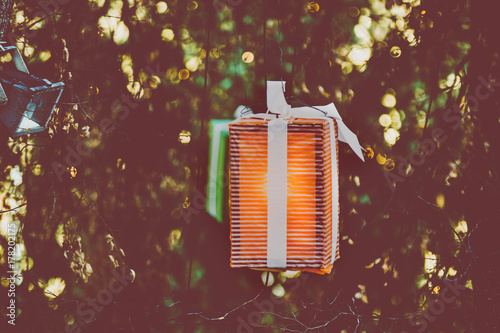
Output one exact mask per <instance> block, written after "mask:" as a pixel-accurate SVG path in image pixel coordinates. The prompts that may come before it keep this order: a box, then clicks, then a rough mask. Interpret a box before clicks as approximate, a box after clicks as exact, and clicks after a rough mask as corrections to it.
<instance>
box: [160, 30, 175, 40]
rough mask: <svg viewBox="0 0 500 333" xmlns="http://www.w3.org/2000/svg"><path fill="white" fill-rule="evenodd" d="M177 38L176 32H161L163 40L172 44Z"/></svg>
mask: <svg viewBox="0 0 500 333" xmlns="http://www.w3.org/2000/svg"><path fill="white" fill-rule="evenodd" d="M174 37H175V34H174V31H173V30H172V29H163V30H162V31H161V39H163V40H164V41H167V42H170V41H171V40H173V39H174Z"/></svg>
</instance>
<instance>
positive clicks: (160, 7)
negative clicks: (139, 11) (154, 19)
mask: <svg viewBox="0 0 500 333" xmlns="http://www.w3.org/2000/svg"><path fill="white" fill-rule="evenodd" d="M167 11H168V5H167V3H166V2H165V1H160V2H158V3H157V4H156V12H157V13H158V14H165V13H166V12H167Z"/></svg>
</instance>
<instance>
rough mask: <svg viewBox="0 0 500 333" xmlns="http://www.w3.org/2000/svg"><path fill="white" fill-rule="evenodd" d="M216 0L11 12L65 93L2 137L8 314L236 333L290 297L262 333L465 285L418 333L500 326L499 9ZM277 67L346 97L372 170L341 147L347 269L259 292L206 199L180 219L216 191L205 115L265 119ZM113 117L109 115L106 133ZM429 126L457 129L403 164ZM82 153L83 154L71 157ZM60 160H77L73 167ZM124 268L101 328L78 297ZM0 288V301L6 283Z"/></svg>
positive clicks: (418, 305)
mask: <svg viewBox="0 0 500 333" xmlns="http://www.w3.org/2000/svg"><path fill="white" fill-rule="evenodd" d="M216 4H218V6H214V5H213V4H212V1H206V2H205V1H202V0H200V1H198V2H197V1H190V0H184V1H181V0H175V1H174V0H172V1H170V0H167V1H161V2H157V1H149V0H142V1H138V0H91V1H76V0H74V1H62V0H60V1H59V2H57V1H46V2H43V1H28V0H25V1H17V2H16V3H15V4H14V8H13V11H12V15H11V27H10V31H11V34H10V35H8V36H7V38H4V39H7V40H9V37H10V40H9V41H10V42H13V41H15V42H16V43H17V46H18V47H19V48H20V50H21V52H22V53H23V55H24V56H25V59H26V62H27V64H28V67H29V68H30V71H31V72H32V73H34V74H36V75H37V76H40V77H44V78H47V79H49V80H51V81H53V82H56V81H63V82H65V83H66V85H67V86H66V89H65V92H64V94H63V97H62V99H61V102H60V105H59V108H58V109H57V111H56V114H55V115H54V117H53V119H52V121H51V123H50V126H49V129H48V131H47V132H44V133H42V134H37V135H29V136H24V137H21V138H18V139H16V140H13V139H11V138H9V137H8V135H7V134H6V133H7V131H6V130H5V129H4V130H2V133H1V134H0V148H1V156H0V170H2V172H1V176H0V180H1V185H2V187H1V193H0V197H1V204H2V208H1V209H2V213H1V215H0V217H1V220H0V231H1V234H2V237H0V252H1V253H2V257H1V261H0V267H1V272H2V274H3V275H4V277H7V274H6V273H5V274H4V273H3V272H7V271H8V269H7V262H6V257H7V253H6V249H7V238H6V236H7V224H8V223H15V224H16V225H17V226H18V234H17V236H18V237H17V243H18V245H17V246H18V249H19V253H20V255H19V257H18V263H17V267H18V268H19V269H22V276H23V277H22V282H21V281H20V282H19V284H18V286H17V289H16V305H17V309H18V310H17V311H18V317H17V321H16V326H15V327H14V328H13V327H11V326H9V325H7V324H6V322H7V318H6V317H5V318H4V319H2V323H1V325H5V331H6V330H11V331H12V330H13V329H14V331H18V332H62V331H64V327H65V325H66V323H75V324H76V325H78V328H79V329H81V331H82V332H123V331H128V332H184V331H186V332H235V331H238V329H239V331H240V332H243V331H244V330H246V331H249V328H241V327H240V328H238V326H239V325H241V322H242V321H243V322H247V323H248V322H249V318H250V317H249V316H251V315H252V313H255V311H259V309H258V308H257V307H256V306H255V303H245V302H247V301H250V300H252V299H254V297H256V296H258V298H257V301H258V302H261V301H263V300H269V297H270V295H271V293H274V294H276V295H278V296H281V295H283V296H281V297H282V298H284V299H285V300H286V302H284V303H283V304H281V305H276V307H275V308H274V309H273V311H272V312H273V313H270V314H263V319H262V323H260V325H257V326H259V327H257V326H252V328H250V329H252V330H254V331H258V332H261V331H262V332H274V331H276V332H278V331H280V330H285V329H286V330H296V331H299V332H303V331H306V330H307V328H310V331H325V332H341V331H342V332H355V331H356V332H363V331H364V332H403V331H406V332H413V331H417V329H418V326H415V321H418V319H417V318H422V316H423V314H424V313H427V314H428V313H429V310H428V309H427V308H428V307H429V305H430V304H432V302H433V300H435V299H439V298H440V297H441V295H440V293H441V292H442V291H443V290H444V288H445V286H446V285H445V284H444V282H445V280H448V281H455V283H457V284H459V285H461V286H465V287H466V288H467V289H465V290H462V291H461V292H460V294H459V296H458V298H457V300H456V301H454V302H452V303H450V304H446V306H445V308H444V310H443V311H442V313H439V315H437V316H431V317H430V318H433V319H432V320H430V319H428V318H429V317H428V318H427V319H421V320H423V321H425V322H426V325H427V327H426V328H425V330H423V331H425V332H496V331H499V327H500V326H499V318H500V316H499V314H498V311H499V281H500V279H499V274H500V272H499V268H498V267H499V265H498V262H499V253H500V249H499V247H500V245H499V244H500V243H499V242H498V226H497V225H498V216H499V210H498V202H499V200H498V199H499V192H498V189H499V178H498V170H499V165H498V164H499V157H500V155H499V146H498V133H499V132H500V131H499V126H500V124H499V120H500V116H499V113H498V110H499V108H498V106H499V105H498V103H499V94H498V91H497V88H496V85H495V84H496V81H495V78H498V77H500V75H499V73H498V69H499V63H498V61H499V55H500V50H499V48H500V44H499V43H498V40H497V38H496V33H497V32H498V31H499V29H498V28H499V27H498V24H499V23H498V22H499V20H498V18H497V17H496V15H495V11H494V10H492V5H491V4H489V3H487V2H486V1H485V0H477V1H474V2H472V1H470V0H469V1H466V0H458V1H436V0H404V1H401V0H399V1H398V0H386V1H378V0H370V1H367V0H354V1H347V0H342V1H326V0H325V1H317V3H309V2H307V1H299V0H297V1H285V0H280V1H278V0H276V1H271V0H263V1H246V0H243V1H232V2H230V1H227V2H224V1H219V2H217V3H216ZM44 13H45V14H49V15H45V14H44ZM264 22H265V28H264ZM264 32H265V36H266V38H264ZM208 33H210V36H208ZM13 38H14V39H13ZM278 41H279V43H278ZM207 42H208V44H207ZM244 52H251V53H252V55H253V56H254V59H253V61H251V62H247V61H248V60H249V59H248V58H245V59H243V58H242V55H243V53H244ZM281 52H282V56H280V54H281ZM2 60H4V61H7V60H8V58H5V57H4V58H2ZM245 60H246V61H245ZM207 64H208V67H207ZM188 74H189V76H188ZM206 74H207V77H208V81H207V87H206V89H207V90H206V93H205V90H204V89H205V87H204V83H205V75H206ZM480 76H481V77H483V78H488V77H490V78H492V80H493V81H492V82H493V85H492V86H491V87H490V90H488V91H489V92H490V94H489V96H488V98H486V99H484V100H481V101H480V103H479V104H478V105H475V104H474V103H473V100H472V99H471V98H469V96H475V94H477V93H476V90H475V89H476V87H477V86H478V85H479V84H480V82H481V81H480V80H479V79H478V78H479V77H480ZM266 79H268V80H280V79H283V80H284V81H286V82H287V89H286V90H287V94H288V96H289V97H290V96H295V97H296V98H298V99H299V100H300V101H302V102H304V103H308V104H310V105H321V104H327V103H329V102H331V101H333V102H334V103H335V104H336V105H337V108H338V109H339V111H340V113H341V115H342V117H343V119H344V122H345V123H346V124H347V125H348V126H349V127H350V128H352V129H353V130H354V131H355V132H356V134H357V135H358V138H359V140H360V142H361V144H362V145H363V146H364V147H365V148H367V150H368V152H369V154H368V155H370V154H371V153H370V151H372V152H373V158H369V159H368V160H367V162H366V163H364V164H363V163H361V162H360V161H359V160H358V159H357V157H356V156H355V155H354V154H353V153H352V152H351V151H350V150H349V149H348V147H347V146H346V145H342V146H341V150H340V175H341V178H340V186H341V188H340V194H341V198H340V201H341V221H342V230H341V234H342V241H341V259H340V260H339V261H338V262H337V263H336V265H335V268H334V272H333V273H332V274H330V275H328V276H319V275H307V278H304V276H302V279H301V278H300V277H299V278H297V277H295V278H290V277H289V278H288V280H289V281H288V282H294V283H293V284H291V283H286V282H285V281H286V280H287V277H286V275H284V274H274V275H273V279H272V280H273V285H272V287H266V288H264V286H263V285H264V282H263V277H262V273H261V272H256V271H251V270H243V269H242V270H239V269H230V268H229V239H228V235H229V225H228V221H225V222H224V223H222V224H221V223H218V222H217V221H216V220H215V219H213V218H212V217H210V216H209V215H208V214H207V213H205V212H204V211H199V214H193V215H192V216H191V219H190V221H187V220H185V219H184V218H183V215H182V212H183V211H182V209H181V208H179V207H183V205H185V207H188V206H189V205H194V201H193V200H194V199H195V197H196V189H201V190H202V191H203V189H204V186H205V183H206V180H205V179H206V162H207V152H208V144H207V142H208V140H207V139H208V135H207V131H206V127H207V123H206V121H208V120H209V119H231V118H232V117H233V112H234V110H235V109H236V107H237V106H238V105H240V104H242V105H250V106H252V108H253V109H254V112H264V111H265V109H264V105H265V80H266ZM482 92H484V89H483V90H482ZM132 96H133V97H135V98H140V101H137V102H133V101H132V102H130V101H131V100H128V101H129V102H130V104H128V108H129V111H130V112H129V114H128V115H127V116H123V115H124V113H120V110H122V111H121V112H125V111H123V109H120V107H121V106H124V105H125V106H126V105H127V102H126V101H125V100H122V97H123V98H125V99H126V98H129V97H132ZM120 100H121V101H122V102H119V101H120ZM291 101H295V102H296V100H295V99H291ZM131 105H135V106H131ZM453 106H456V107H455V109H453ZM447 110H455V111H456V112H454V113H446V112H447ZM457 110H458V111H457ZM120 115H121V116H122V117H120ZM450 117H454V118H450ZM106 118H109V119H112V120H113V124H112V125H110V126H112V127H107V126H104V127H105V128H104V129H103V128H100V127H99V123H100V122H101V121H102V120H103V119H106ZM110 128H112V130H111V129H110ZM106 129H107V130H106ZM436 129H440V130H442V131H443V133H444V135H446V140H444V141H443V142H441V143H435V145H436V149H435V151H433V152H432V153H429V154H427V156H426V157H425V158H424V162H423V163H422V164H420V165H415V164H414V163H413V167H412V168H408V166H407V165H405V162H404V160H408V159H409V158H410V156H412V153H414V152H416V151H417V152H418V150H419V149H420V148H421V145H420V143H421V142H422V140H425V139H429V138H432V133H433V131H434V130H436ZM106 132H108V133H106ZM181 134H182V135H181ZM188 141H189V142H188ZM433 142H435V141H433ZM68 147H70V149H74V150H76V149H77V148H76V147H81V148H82V147H86V149H88V151H89V154H88V155H87V156H80V158H78V157H75V156H73V157H71V158H69V159H68V160H67V156H68ZM368 148H369V149H368ZM54 162H57V163H61V164H63V165H64V166H65V168H66V167H68V168H70V170H68V172H65V173H64V175H63V177H62V180H61V181H60V180H59V179H58V176H57V170H59V169H57V168H54ZM56 166H59V165H57V164H56ZM71 167H73V169H71ZM399 169H401V170H404V171H405V172H408V173H411V175H405V176H404V177H402V176H401V175H400V174H399V173H398V170H399ZM389 175H395V177H396V178H395V177H391V176H389ZM397 177H400V178H397ZM388 179H389V180H391V181H388ZM392 183H395V185H396V187H395V191H393V186H392V185H393V184H392ZM16 207H19V208H17V209H15V208H16ZM188 222H189V223H188ZM113 269H118V270H119V271H121V269H125V270H126V271H127V272H129V274H131V275H133V276H135V279H134V282H133V283H132V284H131V285H130V286H128V287H127V288H126V289H125V290H124V291H123V292H121V293H119V294H117V295H115V297H114V299H113V303H112V304H110V305H108V306H106V307H105V308H104V309H103V310H102V311H99V312H97V313H96V315H97V316H96V318H95V320H93V321H91V322H86V321H85V320H83V319H82V318H81V317H79V316H78V313H77V311H76V309H77V306H78V304H81V303H82V302H86V300H87V299H88V298H89V297H95V296H96V295H97V294H98V292H99V291H100V290H102V289H103V288H106V287H107V285H108V282H109V281H110V280H111V279H112V277H113V275H112V271H113ZM190 271H191V274H190V273H189V272H190ZM303 275H304V274H303ZM264 280H265V275H264ZM297 281H298V282H297ZM292 285H293V286H298V287H294V288H292V287H291V286H292ZM2 286H3V287H2V288H1V289H2V290H3V292H1V293H0V299H1V302H2V313H3V315H5V306H4V304H7V302H8V298H7V288H6V287H7V284H6V280H5V279H3V280H2ZM263 288H264V289H263ZM47 291H50V292H52V293H53V295H50V294H48V293H47ZM283 293H284V294H283ZM241 305H243V306H241ZM231 310H234V311H232V312H230V311H231ZM228 312H230V313H229V314H228ZM224 315H225V316H224ZM220 317H223V319H222V318H220ZM216 318H219V319H218V320H211V319H216ZM423 318H425V317H423ZM239 319H241V320H239ZM313 328H314V329H313ZM2 331H4V330H3V329H2Z"/></svg>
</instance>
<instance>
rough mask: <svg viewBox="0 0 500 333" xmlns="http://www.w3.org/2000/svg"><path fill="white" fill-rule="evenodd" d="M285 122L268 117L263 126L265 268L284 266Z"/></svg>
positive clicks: (285, 216)
mask: <svg viewBox="0 0 500 333" xmlns="http://www.w3.org/2000/svg"><path fill="white" fill-rule="evenodd" d="M287 145H288V129H287V123H286V122H285V121H284V120H283V119H281V118H278V119H275V120H271V121H270V122H269V123H268V128H267V156H268V157H267V163H268V167H267V198H268V206H267V267H269V268H286V240H287V163H288V161H287Z"/></svg>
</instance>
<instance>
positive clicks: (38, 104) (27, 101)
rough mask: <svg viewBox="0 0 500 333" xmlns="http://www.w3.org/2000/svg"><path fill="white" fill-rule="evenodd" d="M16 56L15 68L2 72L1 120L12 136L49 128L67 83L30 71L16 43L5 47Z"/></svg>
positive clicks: (2, 50)
mask: <svg viewBox="0 0 500 333" xmlns="http://www.w3.org/2000/svg"><path fill="white" fill-rule="evenodd" d="M0 51H1V52H8V53H10V54H11V56H12V61H13V63H14V66H15V69H7V70H3V71H1V72H0V120H1V121H2V122H3V123H4V124H5V125H6V126H7V128H8V129H9V132H10V136H11V137H19V136H22V135H26V134H31V133H38V132H42V131H44V130H45V129H46V127H47V125H48V123H49V121H50V119H51V117H52V113H53V112H54V109H55V107H56V105H57V103H58V102H59V99H60V97H61V95H62V92H63V90H64V83H63V82H57V83H52V82H50V81H49V80H47V79H41V78H38V77H36V76H34V75H32V74H30V73H29V71H28V68H27V67H26V64H25V62H24V60H23V57H22V56H21V53H20V52H19V50H18V49H17V47H15V46H1V45H0Z"/></svg>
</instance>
